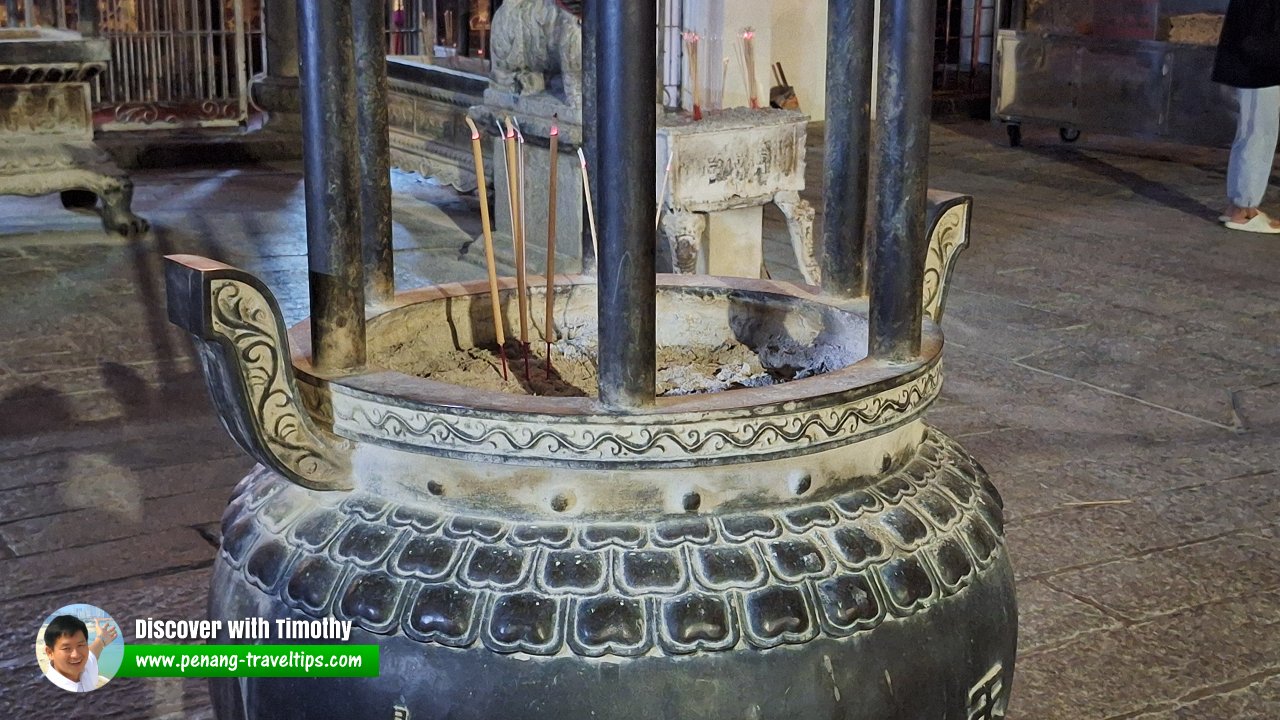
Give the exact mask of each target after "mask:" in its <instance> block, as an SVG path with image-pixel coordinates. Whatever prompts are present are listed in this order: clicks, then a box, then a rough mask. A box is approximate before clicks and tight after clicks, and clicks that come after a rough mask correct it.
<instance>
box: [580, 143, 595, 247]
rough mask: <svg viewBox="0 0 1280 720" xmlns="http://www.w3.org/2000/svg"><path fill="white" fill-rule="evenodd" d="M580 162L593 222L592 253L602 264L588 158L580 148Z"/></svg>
mask: <svg viewBox="0 0 1280 720" xmlns="http://www.w3.org/2000/svg"><path fill="white" fill-rule="evenodd" d="M578 161H579V162H581V163H582V192H583V193H584V194H585V195H586V196H587V220H588V221H590V222H591V251H592V252H593V253H594V254H595V256H596V263H599V262H600V242H599V241H598V240H597V239H596V211H595V209H594V207H593V206H592V204H591V181H590V180H588V179H587V156H586V155H585V154H583V152H582V148H578Z"/></svg>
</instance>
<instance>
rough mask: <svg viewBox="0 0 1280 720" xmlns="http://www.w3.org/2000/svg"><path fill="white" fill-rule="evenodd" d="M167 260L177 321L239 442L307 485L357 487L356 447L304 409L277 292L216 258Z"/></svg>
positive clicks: (168, 289) (173, 317) (173, 314)
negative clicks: (353, 453) (192, 342)
mask: <svg viewBox="0 0 1280 720" xmlns="http://www.w3.org/2000/svg"><path fill="white" fill-rule="evenodd" d="M165 260H166V261H167V262H166V264H165V285H166V288H165V290H166V295H167V299H168V305H169V321H170V322H172V323H173V324H175V325H177V326H178V327H181V328H183V329H184V330H186V331H187V332H189V333H191V335H192V336H193V337H194V338H195V343H196V350H197V351H198V353H199V356H200V364H201V367H202V368H203V370H204V377H205V382H206V383H207V384H208V386H209V394H210V395H211V396H212V397H213V402H214V405H215V406H216V407H217V409H218V414H219V416H221V418H222V424H223V425H224V426H225V427H226V428H227V432H229V433H230V434H231V437H232V438H234V439H235V441H236V442H237V443H239V445H240V447H242V448H244V450H245V452H247V453H249V454H250V455H252V456H253V457H254V458H255V459H257V460H258V462H260V463H262V464H263V465H266V466H267V467H269V468H271V469H272V470H275V471H276V472H278V473H280V474H281V475H284V476H285V477H287V478H289V479H290V480H292V481H293V482H295V483H297V484H299V485H302V486H303V487H307V488H311V489H313V490H349V489H351V487H352V483H351V471H350V462H349V457H350V452H351V449H352V444H351V442H350V441H348V440H344V439H343V438H340V437H337V436H336V435H334V434H332V433H330V432H327V431H325V430H322V429H320V428H319V427H317V426H316V425H315V423H313V422H312V420H311V416H310V415H309V414H308V413H307V411H306V408H305V407H304V406H303V404H302V400H301V397H300V396H299V394H298V385H297V382H296V380H295V379H294V375H293V364H292V363H291V362H290V360H289V357H290V356H289V345H288V339H287V335H286V332H285V327H284V321H283V320H282V319H281V315H280V308H279V306H278V305H277V304H276V300H275V298H274V297H273V296H272V295H271V291H270V290H268V289H267V287H266V286H265V285H264V284H263V283H262V281H260V280H258V279H257V278H256V277H254V276H253V275H250V274H249V273H247V272H244V271H243V270H239V269H237V268H234V267H231V266H230V265H224V264H223V263H220V262H217V261H214V260H209V259H208V258H203V257H199V256H196V255H169V256H167V257H166V258H165Z"/></svg>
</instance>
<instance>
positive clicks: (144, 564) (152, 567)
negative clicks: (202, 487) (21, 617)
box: [0, 528, 213, 612]
mask: <svg viewBox="0 0 1280 720" xmlns="http://www.w3.org/2000/svg"><path fill="white" fill-rule="evenodd" d="M69 540H70V541H71V542H74V539H73V538H69ZM212 562H213V551H212V548H210V547H209V544H208V543H207V542H206V541H205V540H204V538H202V537H201V536H200V535H199V533H197V532H196V531H194V530H192V529H190V528H169V529H166V530H162V531H160V532H155V533H147V534H142V535H132V536H129V537H125V538H121V539H119V540H112V541H110V542H105V543H99V544H97V545H92V546H89V547H84V548H72V549H61V550H55V551H53V552H49V553H41V554H38V555H27V556H25V557H15V558H11V559H9V560H2V561H0V576H3V577H4V578H5V582H4V585H3V586H0V601H4V600H11V599H15V598H21V597H26V596H29V595H37V594H46V593H57V592H61V593H63V596H64V597H65V595H66V594H67V593H68V592H70V591H78V589H79V588H83V587H85V586H93V585H97V584H99V583H104V582H109V581H112V580H123V579H126V578H132V577H139V576H145V575H148V574H152V573H158V572H172V571H175V570H183V569H187V568H194V567H201V566H206V565H209V564H211V563H212ZM135 612H136V611H135Z"/></svg>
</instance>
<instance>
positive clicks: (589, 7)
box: [582, 0, 600, 274]
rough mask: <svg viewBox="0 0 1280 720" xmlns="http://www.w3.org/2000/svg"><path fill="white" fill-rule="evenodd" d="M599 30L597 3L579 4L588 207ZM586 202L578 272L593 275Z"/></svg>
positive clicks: (594, 161) (595, 198) (595, 203)
mask: <svg viewBox="0 0 1280 720" xmlns="http://www.w3.org/2000/svg"><path fill="white" fill-rule="evenodd" d="M599 29H600V3H599V2H592V1H591V0H588V1H587V2H584V3H583V4H582V153H583V155H584V156H585V157H586V159H587V177H588V178H590V180H591V198H590V202H591V203H592V207H599V205H600V192H599V188H600V184H599V181H598V180H597V178H598V176H599V173H598V172H597V170H599V169H600V163H599V162H598V157H599V152H598V145H599V141H598V139H597V138H598V137H599V133H598V132H597V129H596V123H595V119H596V107H597V105H598V103H597V102H596V33H597V32H599ZM587 201H588V198H585V197H584V198H582V272H583V273H585V274H591V273H593V272H595V270H596V266H597V261H598V258H597V257H596V250H595V246H594V245H593V243H592V240H591V219H590V217H589V215H588V212H587Z"/></svg>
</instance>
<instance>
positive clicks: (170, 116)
mask: <svg viewBox="0 0 1280 720" xmlns="http://www.w3.org/2000/svg"><path fill="white" fill-rule="evenodd" d="M84 1H85V0H5V1H4V6H3V8H0V10H2V13H3V14H2V15H0V24H5V25H22V26H28V27H29V26H45V27H58V28H73V29H75V28H78V27H80V21H81V17H80V16H81V14H82V13H81V11H80V7H81V3H82V2H84ZM261 3H262V0H97V3H96V9H97V18H95V20H96V27H95V28H94V33H95V34H96V35H97V36H99V37H102V38H104V39H106V40H107V41H108V43H109V44H110V46H111V63H110V64H109V65H108V67H107V71H106V72H105V73H103V74H102V75H101V76H99V77H98V78H97V79H96V81H95V84H94V86H93V104H94V121H95V123H96V124H97V125H98V126H99V127H100V128H101V129H104V130H136V129H147V128H174V127H211V126H226V125H239V124H241V123H243V122H245V120H246V119H247V118H248V114H249V76H250V75H251V74H253V73H256V72H259V71H260V70H261V69H262V68H263V62H264V58H265V45H264V41H265V38H264V36H263V26H262V4H261ZM87 8H88V9H87V10H86V11H85V12H86V13H91V12H92V9H93V8H94V3H92V2H90V3H89V4H88V5H87Z"/></svg>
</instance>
